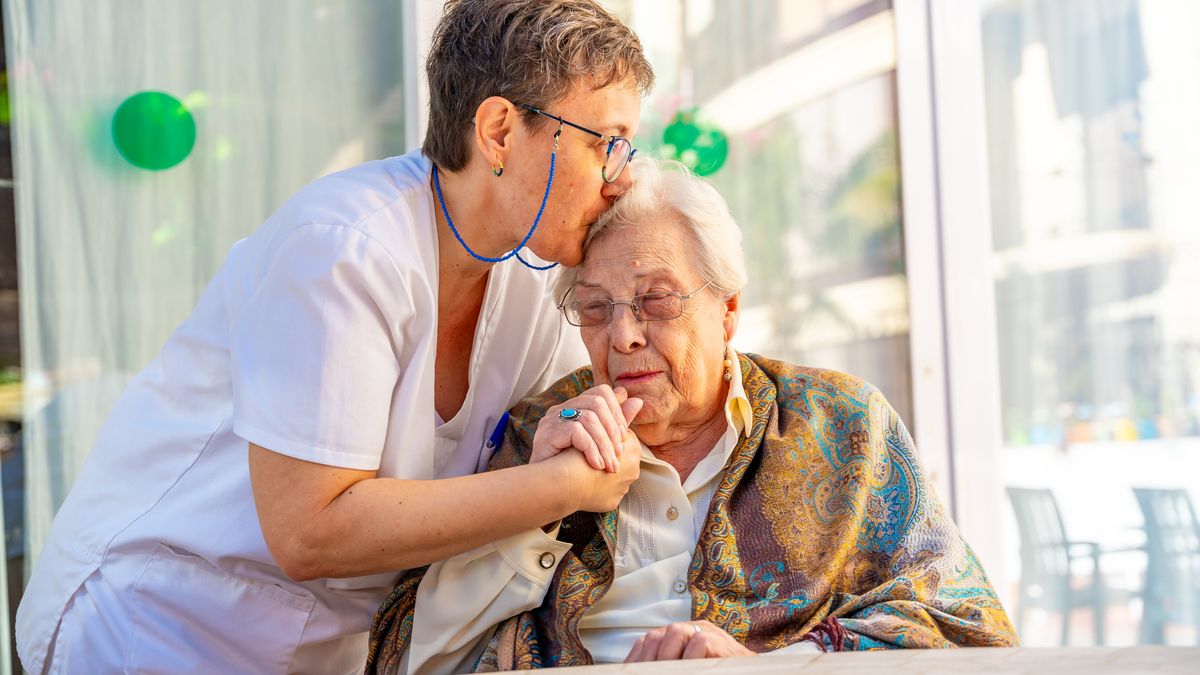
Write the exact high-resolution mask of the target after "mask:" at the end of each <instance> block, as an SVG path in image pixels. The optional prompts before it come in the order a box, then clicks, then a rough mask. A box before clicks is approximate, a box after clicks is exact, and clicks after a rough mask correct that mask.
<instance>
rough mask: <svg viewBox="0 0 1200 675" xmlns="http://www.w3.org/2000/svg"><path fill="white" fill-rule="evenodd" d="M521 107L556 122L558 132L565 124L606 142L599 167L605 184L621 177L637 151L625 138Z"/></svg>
mask: <svg viewBox="0 0 1200 675" xmlns="http://www.w3.org/2000/svg"><path fill="white" fill-rule="evenodd" d="M521 107H522V108H524V109H526V110H528V111H530V112H534V113H537V114H539V115H541V116H543V117H549V118H550V119H552V120H555V121H557V122H558V124H559V130H560V131H561V130H562V125H564V124H565V125H567V126H569V127H571V128H572V129H578V130H579V131H582V132H583V133H585V134H591V135H593V136H595V137H596V138H599V139H600V140H602V141H606V142H607V143H608V150H607V151H606V153H605V155H604V164H603V165H602V166H601V167H600V177H601V178H603V179H604V182H605V183H611V182H613V181H615V180H616V179H617V177H618V176H620V175H621V172H622V171H624V170H625V165H627V164H629V160H631V159H633V156H634V155H636V154H637V149H636V148H634V147H633V144H632V143H630V142H629V139H628V138H625V137H624V136H606V135H605V134H602V133H600V132H599V131H592V130H591V129H588V128H587V127H583V126H579V125H578V124H575V123H574V122H568V121H567V120H565V119H563V118H561V117H559V116H558V115H551V114H550V113H548V112H546V111H544V110H539V109H537V108H535V107H533V106H531V105H526V104H524V103H522V104H521ZM556 143H557V141H556Z"/></svg>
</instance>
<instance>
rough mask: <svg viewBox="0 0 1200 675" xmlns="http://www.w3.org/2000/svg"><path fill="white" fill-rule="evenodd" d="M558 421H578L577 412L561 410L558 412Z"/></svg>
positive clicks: (570, 409)
mask: <svg viewBox="0 0 1200 675" xmlns="http://www.w3.org/2000/svg"><path fill="white" fill-rule="evenodd" d="M558 419H560V420H562V421H564V422H577V421H579V411H578V410H576V409H574V408H563V409H562V410H559V411H558Z"/></svg>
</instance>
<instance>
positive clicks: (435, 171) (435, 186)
mask: <svg viewBox="0 0 1200 675" xmlns="http://www.w3.org/2000/svg"><path fill="white" fill-rule="evenodd" d="M561 134H562V124H559V125H558V131H556V132H554V149H553V150H551V151H550V177H549V178H548V179H547V180H546V193H545V194H543V195H542V205H541V206H540V207H538V212H537V217H536V218H534V219H533V226H532V227H530V228H529V232H527V233H526V234H525V238H524V239H522V240H521V243H519V244H517V247H516V248H514V249H513V250H511V251H509V252H508V253H505V254H504V255H502V256H500V257H499V258H489V257H487V256H484V255H479V254H478V253H476V252H475V251H472V250H471V247H470V246H467V242H466V241H464V240H463V238H462V235H461V234H459V233H458V228H456V227H454V221H453V220H451V219H450V211H449V210H447V209H446V200H445V198H444V197H442V184H441V183H440V182H439V181H438V169H437V165H436V164H434V165H433V189H434V191H435V192H437V196H438V202H439V203H440V204H441V205H442V215H444V216H446V224H447V225H449V226H450V231H451V232H453V233H454V238H455V239H457V240H458V243H460V244H462V247H463V249H465V250H466V252H467V253H469V254H470V255H471V257H472V258H474V259H476V260H480V261H482V262H486V263H498V262H504V261H505V260H508V259H509V258H511V257H513V256H516V257H517V260H520V261H521V264H522V265H524V266H526V267H528V268H530V269H535V270H548V269H550V268H552V267H556V266H558V263H550V264H549V265H541V266H539V265H534V264H531V263H529V262H528V261H526V260H525V259H524V258H522V257H521V254H520V250H521V249H522V248H524V247H525V244H526V242H528V241H529V238H530V237H532V236H533V232H534V230H536V229H537V226H538V223H540V222H542V212H544V211H545V210H546V200H547V199H549V198H550V186H551V185H553V184H554V160H555V158H556V156H557V155H558V137H559V135H561Z"/></svg>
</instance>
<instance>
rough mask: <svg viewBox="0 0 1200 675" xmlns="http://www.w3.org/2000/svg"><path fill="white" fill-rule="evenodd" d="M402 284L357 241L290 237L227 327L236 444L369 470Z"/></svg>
mask: <svg viewBox="0 0 1200 675" xmlns="http://www.w3.org/2000/svg"><path fill="white" fill-rule="evenodd" d="M403 281H404V279H403V275H402V274H401V273H400V271H399V269H398V268H397V266H396V263H395V262H394V260H393V259H392V258H391V256H390V255H389V254H388V252H387V251H386V250H385V249H384V248H383V247H382V246H381V245H380V244H379V243H378V242H376V241H374V240H372V239H371V238H370V237H368V236H367V235H365V234H363V233H362V232H359V231H358V230H356V229H353V228H351V227H347V226H340V225H318V224H313V225H304V226H301V227H298V228H296V229H295V230H293V231H292V232H290V233H289V234H288V235H287V239H286V240H284V241H283V243H282V244H281V245H280V246H279V248H278V250H277V251H275V253H274V255H273V256H271V258H270V263H269V265H268V269H267V271H266V273H265V274H264V276H263V277H262V279H261V281H260V282H259V285H258V286H257V287H256V288H255V289H254V291H253V293H252V294H251V295H250V297H249V298H248V300H247V302H246V303H245V304H244V305H243V306H242V307H241V308H240V309H239V310H237V315H236V317H235V319H234V321H233V328H232V335H231V344H232V359H233V416H234V426H233V430H234V433H236V434H237V435H238V436H240V437H242V438H244V439H246V440H247V441H250V442H252V443H255V444H257V445H259V446H261V447H263V448H266V449H268V450H272V451H274V452H277V453H280V454H284V455H288V456H291V457H295V458H297V459H303V460H307V461H310V462H318V463H321V464H329V465H333V466H340V467H345V468H350V469H361V470H375V469H377V468H378V467H379V459H380V455H381V454H382V452H383V444H384V439H385V437H386V434H387V428H388V415H389V410H390V408H391V403H392V394H393V391H394V389H395V387H396V382H397V379H398V377H399V375H400V371H399V369H400V366H399V363H398V359H397V348H398V346H397V345H396V344H395V338H394V335H395V333H394V332H393V330H392V328H393V327H396V326H402V325H403V324H404V323H405V322H406V321H407V320H408V319H409V317H410V315H411V313H412V310H411V302H410V300H409V295H408V294H407V293H406V289H405V284H404V283H403Z"/></svg>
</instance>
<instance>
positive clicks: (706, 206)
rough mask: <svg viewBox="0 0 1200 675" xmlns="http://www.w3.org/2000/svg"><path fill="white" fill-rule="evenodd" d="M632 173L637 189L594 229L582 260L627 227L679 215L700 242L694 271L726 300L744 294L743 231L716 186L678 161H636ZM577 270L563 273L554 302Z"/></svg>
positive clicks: (648, 224) (575, 277) (567, 288)
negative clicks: (590, 249) (598, 243)
mask: <svg viewBox="0 0 1200 675" xmlns="http://www.w3.org/2000/svg"><path fill="white" fill-rule="evenodd" d="M629 169H631V170H632V171H633V172H634V173H633V186H632V187H631V188H630V189H629V191H628V192H626V193H625V194H624V195H622V196H621V198H620V199H618V200H617V203H616V204H615V205H614V206H613V207H612V208H611V209H609V210H608V211H607V212H606V213H605V214H604V215H603V216H601V217H600V220H599V221H597V222H596V224H595V225H592V229H591V230H590V231H589V232H588V234H587V238H586V239H585V240H584V259H585V260H586V259H587V247H588V246H589V245H590V244H591V243H592V241H594V240H595V239H596V237H599V236H601V235H604V234H612V233H615V232H619V231H621V230H623V229H625V228H628V227H657V225H658V223H659V222H660V221H661V220H662V219H663V218H664V217H668V218H669V217H673V216H676V217H678V218H679V219H680V221H681V222H682V223H683V225H684V227H685V229H686V230H687V232H688V234H690V235H691V237H692V240H693V241H695V242H696V260H695V261H693V262H694V265H693V267H694V269H695V270H696V271H697V272H698V273H699V274H700V277H701V278H702V279H704V281H706V282H708V283H709V284H711V287H712V288H713V290H715V291H716V292H717V293H718V294H719V295H720V296H721V297H722V298H725V299H728V298H731V297H733V295H734V294H736V293H738V292H739V291H741V290H742V287H744V286H745V285H746V256H745V255H744V254H743V253H742V231H741V229H740V228H738V224H737V221H735V220H734V219H733V215H732V214H730V213H729V205H728V204H726V203H725V199H724V198H723V197H722V196H721V194H720V193H719V192H717V190H716V188H714V187H713V186H712V185H709V183H708V181H706V180H704V179H703V178H700V177H699V176H697V175H695V174H693V173H692V172H691V171H689V170H688V169H687V168H686V167H685V166H684V165H682V164H680V163H679V162H669V161H662V160H654V159H638V160H634V162H633V163H632V164H630V165H629ZM579 269H580V268H579V266H576V267H570V268H567V269H565V270H563V273H562V276H560V277H559V280H558V283H557V285H556V286H555V299H556V300H559V299H562V298H563V297H564V296H565V295H566V294H567V292H568V291H570V290H571V287H572V286H574V285H575V283H576V282H577V281H578V279H579ZM679 290H681V291H690V290H692V289H679Z"/></svg>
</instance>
